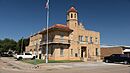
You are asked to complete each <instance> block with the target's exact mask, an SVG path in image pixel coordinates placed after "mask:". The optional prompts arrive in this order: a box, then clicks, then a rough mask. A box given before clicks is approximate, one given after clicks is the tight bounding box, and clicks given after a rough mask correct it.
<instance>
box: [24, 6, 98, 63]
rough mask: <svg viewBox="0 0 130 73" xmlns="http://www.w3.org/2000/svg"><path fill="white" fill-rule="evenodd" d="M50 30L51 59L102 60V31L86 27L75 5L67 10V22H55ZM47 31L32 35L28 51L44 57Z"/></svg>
mask: <svg viewBox="0 0 130 73" xmlns="http://www.w3.org/2000/svg"><path fill="white" fill-rule="evenodd" d="M48 32H49V33H48V34H49V36H48V38H49V40H48V41H49V42H48V44H49V48H48V49H49V51H48V52H49V57H48V58H49V60H83V61H88V60H89V61H97V60H100V33H99V32H95V31H91V30H87V29H85V28H84V26H83V24H82V23H79V21H78V12H77V10H76V9H75V8H74V7H71V8H70V9H69V10H68V11H67V22H66V24H55V25H53V26H51V27H49V29H48ZM46 33H47V30H42V31H41V32H39V33H37V34H35V35H33V36H32V37H30V44H29V46H27V47H26V52H29V51H31V52H35V51H36V52H37V54H38V55H40V56H39V57H41V58H42V59H44V58H45V54H46ZM36 41H37V42H36ZM32 43H34V44H32ZM31 46H35V47H31ZM37 46H40V47H39V48H38V47H37ZM36 47H37V49H36ZM34 48H35V49H34ZM30 49H31V50H30ZM39 51H40V53H39Z"/></svg>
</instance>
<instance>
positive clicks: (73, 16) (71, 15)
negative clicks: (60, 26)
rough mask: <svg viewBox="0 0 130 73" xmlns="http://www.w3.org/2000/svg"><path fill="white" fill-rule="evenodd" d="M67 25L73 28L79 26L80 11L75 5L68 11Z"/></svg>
mask: <svg viewBox="0 0 130 73" xmlns="http://www.w3.org/2000/svg"><path fill="white" fill-rule="evenodd" d="M67 25H68V26H69V27H70V28H72V29H75V27H77V26H78V13H77V10H76V9H75V8H74V7H71V8H70V9H69V10H68V11H67Z"/></svg>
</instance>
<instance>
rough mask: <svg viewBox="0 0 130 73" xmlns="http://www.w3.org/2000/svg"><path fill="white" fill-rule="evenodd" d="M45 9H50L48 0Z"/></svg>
mask: <svg viewBox="0 0 130 73" xmlns="http://www.w3.org/2000/svg"><path fill="white" fill-rule="evenodd" d="M45 8H46V9H49V0H47V2H46V6H45Z"/></svg>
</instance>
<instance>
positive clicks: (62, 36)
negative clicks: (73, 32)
mask: <svg viewBox="0 0 130 73" xmlns="http://www.w3.org/2000/svg"><path fill="white" fill-rule="evenodd" d="M60 37H61V38H60V40H61V42H64V35H63V34H61V35H60Z"/></svg>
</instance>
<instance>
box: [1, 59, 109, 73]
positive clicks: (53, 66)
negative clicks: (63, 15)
mask: <svg viewBox="0 0 130 73" xmlns="http://www.w3.org/2000/svg"><path fill="white" fill-rule="evenodd" d="M1 60H2V61H3V62H6V63H8V65H11V67H13V68H15V69H17V70H26V71H37V70H44V71H45V70H59V69H71V68H87V67H94V66H95V67H102V66H106V65H107V64H105V63H103V62H91V61H90V62H78V63H77V62H73V63H48V64H46V63H43V64H38V65H32V64H29V63H24V62H21V61H16V59H13V58H1Z"/></svg>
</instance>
